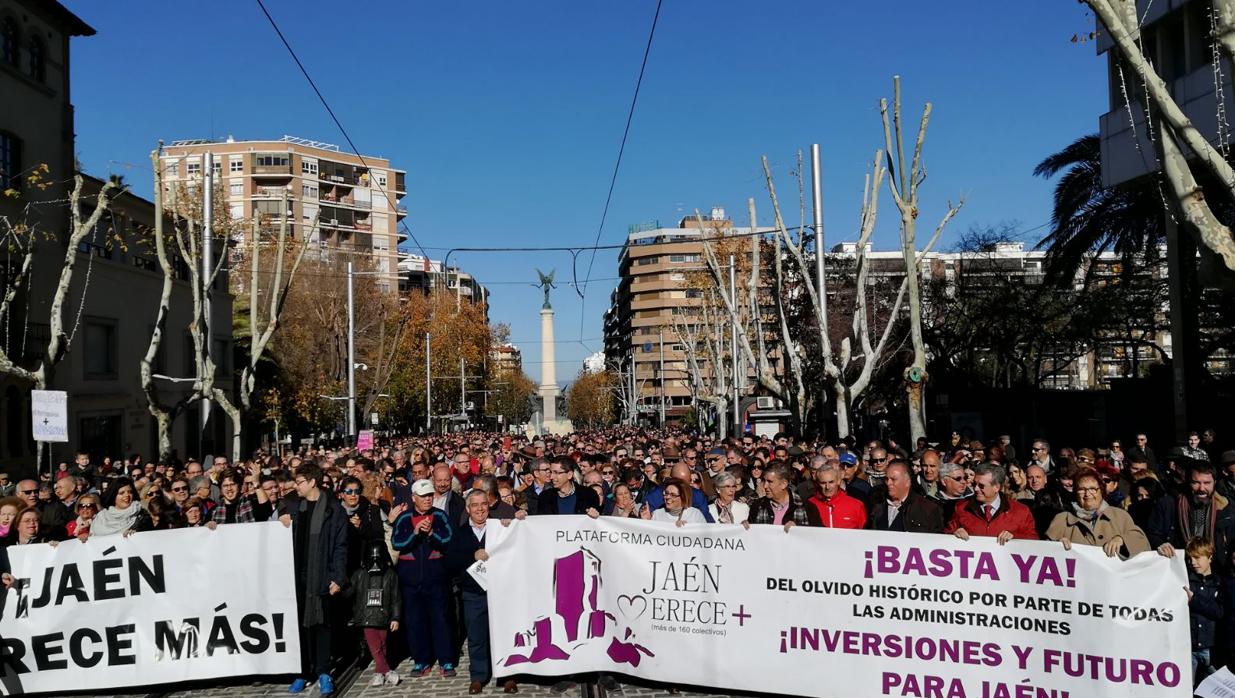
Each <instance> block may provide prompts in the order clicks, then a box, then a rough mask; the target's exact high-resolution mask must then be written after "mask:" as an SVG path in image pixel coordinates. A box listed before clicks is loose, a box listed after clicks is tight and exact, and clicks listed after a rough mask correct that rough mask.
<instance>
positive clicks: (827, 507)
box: [806, 490, 866, 529]
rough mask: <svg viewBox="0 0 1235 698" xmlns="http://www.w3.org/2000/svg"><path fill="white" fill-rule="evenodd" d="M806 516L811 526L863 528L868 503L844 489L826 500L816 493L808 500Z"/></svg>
mask: <svg viewBox="0 0 1235 698" xmlns="http://www.w3.org/2000/svg"><path fill="white" fill-rule="evenodd" d="M806 518H807V520H808V521H810V525H811V526H817V527H823V528H853V529H861V528H864V527H865V526H866V505H864V504H862V502H861V501H860V500H859V499H857V498H856V497H850V496H849V495H847V494H845V491H844V490H840V491H838V492H837V493H836V496H835V497H832V498H831V499H830V500H826V501H825V500H824V498H823V495H821V494H816V495H814V496H813V497H811V498H810V499H808V500H806Z"/></svg>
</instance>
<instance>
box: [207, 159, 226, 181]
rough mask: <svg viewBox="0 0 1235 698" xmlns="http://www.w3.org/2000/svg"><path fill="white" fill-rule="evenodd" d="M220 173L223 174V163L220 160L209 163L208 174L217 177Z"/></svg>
mask: <svg viewBox="0 0 1235 698" xmlns="http://www.w3.org/2000/svg"><path fill="white" fill-rule="evenodd" d="M222 173H223V162H222V161H221V160H215V161H214V162H212V163H210V174H212V175H214V176H215V177H218V176H219V175H220V174H222Z"/></svg>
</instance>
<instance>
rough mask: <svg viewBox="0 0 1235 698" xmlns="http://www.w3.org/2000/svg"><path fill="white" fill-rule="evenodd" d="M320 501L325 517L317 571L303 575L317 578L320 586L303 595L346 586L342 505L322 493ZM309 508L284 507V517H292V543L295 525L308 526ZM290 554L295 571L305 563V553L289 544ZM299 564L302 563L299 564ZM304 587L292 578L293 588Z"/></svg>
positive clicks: (345, 515)
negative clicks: (323, 502) (336, 585)
mask: <svg viewBox="0 0 1235 698" xmlns="http://www.w3.org/2000/svg"><path fill="white" fill-rule="evenodd" d="M322 499H323V500H325V502H326V518H325V520H324V521H322V533H321V539H320V541H319V543H320V545H321V546H322V551H321V554H320V555H319V556H318V558H317V560H318V569H317V570H307V572H308V573H309V574H310V575H311V576H313V577H316V578H317V579H319V580H321V583H320V585H319V586H318V588H316V589H306V590H305V591H306V592H310V593H314V594H320V595H326V594H329V593H330V583H331V582H334V583H335V584H338V585H339V587H340V588H344V587H346V586H347V582H348V579H347V529H348V526H349V524H348V523H347V513H346V512H345V511H343V505H342V504H339V500H337V499H335V498H334V497H333V496H332V495H331V494H330V493H329V492H322ZM303 503H304V504H306V505H312V504H314V502H309V501H307V500H306V501H304V502H303ZM312 512H313V509H312V507H311V506H306V507H305V509H304V510H303V511H302V510H301V508H300V506H292V507H288V510H287V512H286V513H287V514H288V516H291V517H292V540H293V541H296V540H298V539H299V536H297V535H296V533H297V526H305V527H307V526H309V524H310V518H311V517H312ZM293 552H294V554H295V565H296V569H297V570H299V569H300V567H301V565H302V564H307V556H308V554H309V551H307V550H302V549H301V546H300V545H299V544H296V543H293ZM302 561H306V562H304V563H302ZM302 584H304V580H303V579H301V578H300V575H299V574H297V575H296V586H297V587H300V586H301V585H302Z"/></svg>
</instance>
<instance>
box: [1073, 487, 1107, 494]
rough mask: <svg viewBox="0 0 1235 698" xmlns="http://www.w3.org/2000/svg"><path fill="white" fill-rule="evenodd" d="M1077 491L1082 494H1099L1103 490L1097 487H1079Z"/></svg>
mask: <svg viewBox="0 0 1235 698" xmlns="http://www.w3.org/2000/svg"><path fill="white" fill-rule="evenodd" d="M1076 491H1077V492H1078V493H1080V494H1098V493H1099V492H1101V491H1102V490H1101V489H1100V488H1097V487H1078V488H1076Z"/></svg>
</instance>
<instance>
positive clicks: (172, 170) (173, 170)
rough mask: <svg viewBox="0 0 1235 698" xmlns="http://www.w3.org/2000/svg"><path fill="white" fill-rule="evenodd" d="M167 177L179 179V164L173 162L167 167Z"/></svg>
mask: <svg viewBox="0 0 1235 698" xmlns="http://www.w3.org/2000/svg"><path fill="white" fill-rule="evenodd" d="M167 176H168V177H179V176H180V163H178V162H173V163H172V164H170V165H168V166H167Z"/></svg>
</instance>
